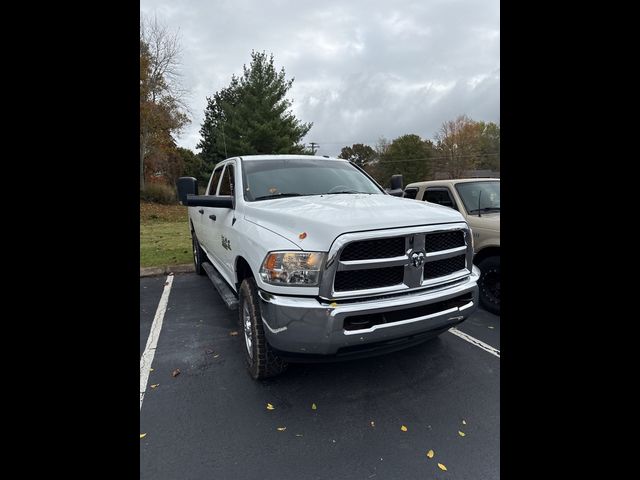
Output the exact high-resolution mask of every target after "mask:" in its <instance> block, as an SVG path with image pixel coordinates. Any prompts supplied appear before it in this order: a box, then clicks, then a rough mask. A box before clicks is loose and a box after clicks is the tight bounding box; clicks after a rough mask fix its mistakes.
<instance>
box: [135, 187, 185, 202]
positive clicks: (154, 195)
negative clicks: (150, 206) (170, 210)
mask: <svg viewBox="0 0 640 480" xmlns="http://www.w3.org/2000/svg"><path fill="white" fill-rule="evenodd" d="M140 200H144V201H146V202H154V203H161V204H163V205H171V204H174V203H177V201H178V200H177V196H176V191H175V189H174V188H173V187H171V186H169V185H164V184H161V183H148V184H147V185H146V186H145V188H144V190H140Z"/></svg>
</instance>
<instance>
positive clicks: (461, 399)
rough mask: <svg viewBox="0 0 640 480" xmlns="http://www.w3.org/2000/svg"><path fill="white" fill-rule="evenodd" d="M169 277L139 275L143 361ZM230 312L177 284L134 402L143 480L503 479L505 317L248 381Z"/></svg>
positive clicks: (202, 281)
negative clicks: (374, 353)
mask: <svg viewBox="0 0 640 480" xmlns="http://www.w3.org/2000/svg"><path fill="white" fill-rule="evenodd" d="M165 282H167V277H166V276H162V277H153V278H141V279H140V355H141V357H142V355H143V351H145V346H146V344H147V339H148V338H149V334H150V330H151V326H152V323H153V320H154V316H155V314H156V310H157V309H158V305H159V303H160V302H161V298H162V297H163V290H164V288H165ZM165 297H166V294H165ZM236 315H237V312H231V311H229V310H228V309H227V308H226V307H225V306H224V304H223V303H222V300H221V299H220V298H219V296H218V293H217V292H216V290H215V289H214V287H213V285H212V284H211V282H210V281H209V279H208V278H207V277H202V276H198V275H196V274H181V275H175V276H174V277H173V280H172V283H171V288H170V290H169V292H168V302H167V306H166V313H165V315H164V317H163V320H162V327H161V329H160V330H159V332H157V333H158V337H157V338H158V340H157V345H156V347H155V350H154V356H153V361H152V363H151V368H152V370H151V371H150V373H149V378H148V382H147V387H146V391H145V394H144V397H143V401H142V403H141V410H140V432H141V435H142V434H146V435H145V436H144V438H141V439H140V478H142V479H147V478H148V479H154V480H162V479H185V480H186V479H228V478H229V479H238V480H239V479H265V478H276V479H282V480H285V479H365V480H366V479H376V480H379V479H407V480H408V479H425V478H427V479H431V478H433V479H440V478H443V479H444V478H449V479H474V480H481V479H498V478H499V477H500V358H499V349H500V317H497V316H495V315H492V314H490V313H488V312H485V311H483V310H479V311H477V312H476V313H475V314H474V315H473V316H472V317H471V318H469V319H467V320H466V321H465V322H464V323H463V324H461V325H459V326H458V329H459V330H460V331H462V332H463V333H466V334H467V335H468V336H470V337H469V338H470V339H471V340H469V339H466V340H465V338H462V337H461V336H458V335H454V334H452V333H449V332H446V333H444V334H442V335H441V336H440V337H438V338H437V339H435V340H433V341H430V342H427V343H425V344H422V345H419V346H416V347H412V348H410V349H407V350H403V351H400V352H395V353H391V354H387V355H383V356H379V357H374V358H369V359H362V360H354V361H349V362H341V363H326V364H293V365H290V367H289V369H288V370H287V371H286V372H285V373H284V374H283V375H282V376H280V377H277V378H274V379H269V380H266V381H263V382H256V381H254V380H252V379H251V378H250V377H249V375H248V374H247V373H246V371H245V367H244V364H243V362H244V358H243V355H244V351H243V349H244V344H243V342H244V339H243V337H242V332H241V331H240V330H239V329H238V327H237V323H236V322H237V320H236ZM234 331H237V332H238V335H235V336H234V335H232V332H234ZM474 339H477V340H479V341H480V342H483V343H484V344H486V345H488V346H490V347H493V348H494V349H496V350H498V352H497V355H496V352H495V351H494V352H492V351H490V350H491V349H487V348H484V347H482V346H481V345H482V344H477V343H475V344H474V343H473V340H474ZM145 355H146V354H145ZM176 369H179V370H180V374H178V375H177V376H173V375H172V373H173V372H174V371H175V370H176ZM141 388H142V387H141ZM268 403H270V404H272V405H273V407H274V409H273V410H268V409H267V404H268ZM314 404H315V407H316V408H315V409H313V408H312V407H313V405H314ZM403 426H404V427H406V431H404V430H403V429H402V427H403ZM283 428H284V429H283ZM279 429H280V430H279ZM460 432H461V433H463V434H464V436H463V435H461V433H460ZM429 450H433V453H434V454H433V458H428V457H427V452H428V451H429ZM438 464H441V465H442V466H444V467H445V468H446V471H445V470H442V469H441V468H440V467H439V466H438Z"/></svg>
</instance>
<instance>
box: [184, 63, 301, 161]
mask: <svg viewBox="0 0 640 480" xmlns="http://www.w3.org/2000/svg"><path fill="white" fill-rule="evenodd" d="M292 85H293V79H291V80H286V78H285V71H284V68H282V69H280V71H279V72H278V71H276V68H275V66H274V61H273V55H270V56H267V54H266V53H265V52H255V51H253V52H251V63H250V65H249V66H248V67H247V66H246V65H245V66H244V67H243V74H242V76H241V77H239V78H238V77H236V76H235V75H233V76H232V77H231V83H230V84H229V86H228V87H226V88H223V89H222V90H220V91H219V92H216V93H215V94H214V95H213V97H210V98H207V107H206V109H205V120H204V122H203V124H202V126H201V128H200V135H201V136H202V140H201V141H200V142H199V143H198V145H197V147H196V148H200V149H201V150H202V158H203V160H204V161H205V162H206V163H207V164H208V166H209V167H212V166H213V165H214V164H215V163H217V162H219V161H220V160H224V159H225V158H229V157H233V156H237V155H255V154H283V153H302V152H303V151H304V146H303V145H301V144H300V141H301V140H302V138H303V137H304V136H305V135H306V134H307V133H308V132H309V130H310V129H311V126H312V124H311V123H301V122H300V121H299V120H298V119H297V118H296V117H295V116H294V115H293V113H291V112H290V111H289V108H290V107H291V103H292V102H291V100H288V99H287V98H286V95H287V92H288V91H289V89H290V88H291V86H292Z"/></svg>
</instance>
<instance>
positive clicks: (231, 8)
mask: <svg viewBox="0 0 640 480" xmlns="http://www.w3.org/2000/svg"><path fill="white" fill-rule="evenodd" d="M140 11H141V13H142V14H143V15H144V16H146V17H153V16H154V15H155V16H156V17H157V19H158V21H159V22H161V23H164V24H165V25H167V26H168V27H169V28H171V29H173V30H178V31H179V35H180V38H181V45H182V48H183V53H182V65H183V84H184V86H185V87H186V88H188V89H189V90H190V95H189V98H188V103H189V106H190V110H191V113H192V124H191V125H190V127H188V128H187V129H186V130H185V131H184V133H183V134H182V136H181V137H180V138H178V144H179V145H180V146H182V147H186V148H191V149H192V150H195V146H196V144H197V143H198V141H199V139H200V135H199V133H198V132H199V129H200V125H201V123H202V120H203V118H204V109H205V106H206V97H207V96H211V95H212V94H213V93H214V92H216V91H218V90H220V89H221V88H224V87H226V86H227V85H228V83H229V81H230V79H231V75H232V74H234V73H235V74H236V75H239V74H240V73H241V72H242V66H243V65H244V64H248V63H249V61H250V52H251V50H259V51H262V50H265V51H266V52H267V53H273V54H274V58H275V63H276V67H277V68H278V69H279V68H280V67H284V68H285V71H286V74H287V78H291V77H293V78H295V81H294V83H293V88H292V89H291V90H290V91H289V97H290V98H291V99H292V100H293V107H292V108H293V112H294V113H295V115H296V116H297V117H298V119H300V120H301V121H303V122H313V127H312V128H311V130H310V132H309V134H308V135H307V136H306V137H305V139H304V142H306V143H309V142H316V143H318V144H319V145H320V149H319V150H318V153H319V154H321V155H338V154H339V153H340V149H341V148H342V147H343V146H345V145H351V144H353V143H366V144H369V145H371V146H374V145H375V144H376V143H377V141H378V139H379V138H380V137H385V138H387V139H388V140H392V139H393V138H395V137H397V136H399V135H403V134H406V133H415V134H418V135H420V136H421V137H422V138H425V139H427V138H431V139H432V138H433V137H434V135H435V133H436V131H437V130H438V128H439V127H440V125H441V124H442V122H443V121H445V120H450V119H453V118H455V117H456V116H457V115H460V114H467V115H469V116H470V117H471V118H473V119H474V120H485V121H493V122H499V121H500V116H499V115H500V2H499V1H498V0H483V1H478V0H414V1H411V0H396V1H389V0H350V1H345V0H335V1H334V0H322V1H317V0H316V1H307V0H141V2H140Z"/></svg>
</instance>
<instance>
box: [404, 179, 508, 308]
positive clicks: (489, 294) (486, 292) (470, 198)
mask: <svg viewBox="0 0 640 480" xmlns="http://www.w3.org/2000/svg"><path fill="white" fill-rule="evenodd" d="M403 196H404V198H411V199H415V200H419V201H426V202H431V203H437V204H439V205H443V206H445V207H450V208H453V209H455V210H458V211H459V212H460V213H461V214H462V215H463V216H464V217H465V220H466V221H467V223H468V224H469V226H470V227H471V229H472V230H473V243H474V252H475V255H474V259H473V263H474V264H476V265H477V266H478V267H479V268H480V272H481V275H480V280H479V281H478V286H479V287H480V303H481V304H482V306H483V307H484V308H486V309H487V310H489V311H490V312H492V313H495V314H497V315H500V179H499V178H468V179H459V180H434V181H430V182H416V183H410V184H409V185H407V186H406V187H405V189H404V195H403Z"/></svg>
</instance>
